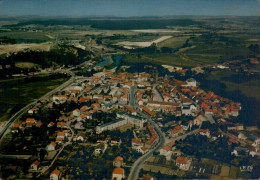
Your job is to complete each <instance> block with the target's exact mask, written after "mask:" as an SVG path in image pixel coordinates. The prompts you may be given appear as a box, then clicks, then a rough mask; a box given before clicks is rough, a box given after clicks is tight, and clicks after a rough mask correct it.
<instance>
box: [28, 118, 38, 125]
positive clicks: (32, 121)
mask: <svg viewBox="0 0 260 180" xmlns="http://www.w3.org/2000/svg"><path fill="white" fill-rule="evenodd" d="M25 122H26V123H27V124H31V123H32V124H34V123H36V120H35V119H34V118H27V119H26V121H25Z"/></svg>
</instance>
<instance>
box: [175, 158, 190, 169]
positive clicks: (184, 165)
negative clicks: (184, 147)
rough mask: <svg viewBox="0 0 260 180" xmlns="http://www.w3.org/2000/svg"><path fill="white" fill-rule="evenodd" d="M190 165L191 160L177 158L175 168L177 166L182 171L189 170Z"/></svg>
mask: <svg viewBox="0 0 260 180" xmlns="http://www.w3.org/2000/svg"><path fill="white" fill-rule="evenodd" d="M190 164H191V160H189V159H188V158H186V157H177V159H176V166H178V167H179V168H180V169H182V170H185V171H187V170H189V168H190Z"/></svg>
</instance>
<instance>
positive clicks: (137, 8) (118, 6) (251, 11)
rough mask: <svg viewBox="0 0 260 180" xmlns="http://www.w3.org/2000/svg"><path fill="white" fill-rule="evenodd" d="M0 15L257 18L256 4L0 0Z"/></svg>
mask: <svg viewBox="0 0 260 180" xmlns="http://www.w3.org/2000/svg"><path fill="white" fill-rule="evenodd" d="M0 15H8V16H21V15H41V16H122V17H125V16H168V15H169V16H170V15H213V16H219V15H239V16H250V15H253V16H255V15H256V16H260V0H0Z"/></svg>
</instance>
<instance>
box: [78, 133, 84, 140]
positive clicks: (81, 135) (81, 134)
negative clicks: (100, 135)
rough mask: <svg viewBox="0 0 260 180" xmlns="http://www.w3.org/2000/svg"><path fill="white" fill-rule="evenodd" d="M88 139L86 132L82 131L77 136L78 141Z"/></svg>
mask: <svg viewBox="0 0 260 180" xmlns="http://www.w3.org/2000/svg"><path fill="white" fill-rule="evenodd" d="M85 139H86V134H84V133H80V134H79V135H78V137H77V141H81V142H83V141H84V140H85Z"/></svg>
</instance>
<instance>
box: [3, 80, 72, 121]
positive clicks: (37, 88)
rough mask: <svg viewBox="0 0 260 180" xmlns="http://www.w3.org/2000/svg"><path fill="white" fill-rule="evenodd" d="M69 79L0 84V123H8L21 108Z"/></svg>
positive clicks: (5, 82) (14, 81)
mask: <svg viewBox="0 0 260 180" xmlns="http://www.w3.org/2000/svg"><path fill="white" fill-rule="evenodd" d="M66 80H68V79H67V78H60V79H55V80H48V81H46V80H39V81H36V82H26V81H25V80H24V79H18V80H16V79H12V80H9V81H6V80H5V81H3V82H2V81H1V82H0V121H6V120H8V118H10V117H11V115H12V114H13V113H15V112H16V111H18V109H20V108H21V107H23V106H25V105H26V104H29V103H30V102H32V101H34V100H35V99H37V98H39V97H41V96H43V95H44V94H46V93H47V92H49V91H51V90H52V89H55V88H56V87H58V86H59V85H61V84H62V83H63V82H65V81H66Z"/></svg>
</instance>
